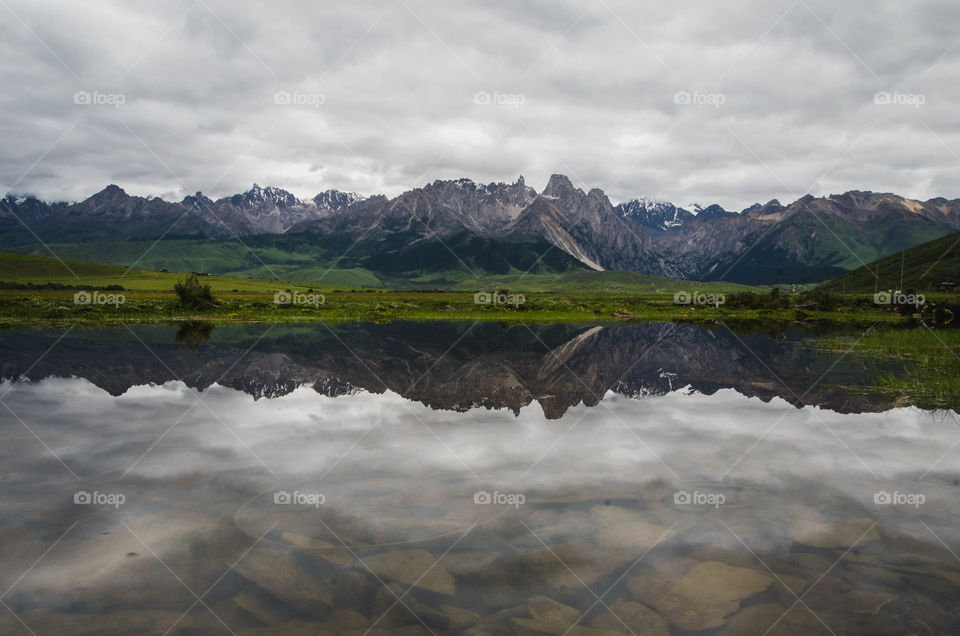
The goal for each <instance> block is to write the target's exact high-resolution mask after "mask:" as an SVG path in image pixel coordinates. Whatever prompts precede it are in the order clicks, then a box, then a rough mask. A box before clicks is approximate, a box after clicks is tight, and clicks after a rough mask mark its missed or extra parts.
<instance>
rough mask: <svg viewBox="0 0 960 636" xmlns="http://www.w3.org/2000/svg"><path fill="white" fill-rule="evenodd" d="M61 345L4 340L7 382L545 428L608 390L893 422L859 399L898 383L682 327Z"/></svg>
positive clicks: (278, 335)
mask: <svg viewBox="0 0 960 636" xmlns="http://www.w3.org/2000/svg"><path fill="white" fill-rule="evenodd" d="M211 332H212V333H211ZM61 336H62V334H61V333H60V332H54V331H43V330H30V331H15V332H6V333H3V334H0V353H2V354H3V355H2V360H3V363H2V366H0V377H2V378H12V379H16V378H20V377H21V376H23V375H24V374H26V377H28V378H30V379H35V380H36V379H41V378H44V377H49V376H60V377H67V376H79V377H83V378H86V379H88V380H90V381H91V382H93V383H94V384H96V385H97V386H100V387H102V388H104V389H106V390H107V391H108V392H110V393H111V394H113V395H121V394H123V393H124V392H125V391H127V390H128V389H129V388H130V387H133V386H138V385H142V384H151V383H153V384H162V383H164V382H166V381H168V380H175V379H182V380H184V381H185V382H186V383H187V384H188V385H189V386H191V387H194V388H197V389H200V390H202V389H205V388H207V387H209V386H210V385H212V384H213V383H214V382H216V383H218V384H221V385H224V386H230V387H233V388H236V389H239V390H241V391H245V392H247V393H249V394H251V395H254V396H256V397H263V396H270V397H276V396H280V395H285V394H287V393H290V392H291V391H293V390H294V389H296V388H297V387H299V386H301V385H304V384H306V385H310V386H312V387H313V388H314V389H315V390H317V391H318V392H320V393H323V394H325V395H344V394H349V393H352V392H355V391H358V390H367V391H371V392H376V393H380V392H383V391H386V390H390V391H393V392H395V393H398V394H400V395H402V396H404V397H407V398H409V399H411V400H416V401H419V402H422V403H424V404H428V405H430V406H433V407H434V408H438V409H449V410H456V411H466V410H468V409H470V408H475V407H487V408H507V409H510V410H511V411H513V412H514V413H516V412H518V411H519V409H520V408H522V407H524V406H526V405H528V404H531V403H532V402H536V403H537V404H539V405H540V407H541V408H542V410H543V413H544V415H545V416H546V417H547V418H550V419H556V418H559V417H561V416H562V415H563V414H564V413H565V412H566V410H567V409H568V408H570V407H571V406H573V405H576V404H580V403H583V404H588V405H595V404H597V402H598V401H599V400H600V398H601V396H602V395H603V394H604V393H605V392H607V391H608V390H613V391H615V392H617V393H620V394H622V395H627V396H640V395H649V394H653V395H660V394H663V393H666V392H668V391H672V390H676V389H680V388H684V387H688V386H689V387H691V388H692V389H693V390H696V391H699V392H703V393H707V394H710V393H713V392H714V391H716V390H718V389H721V388H734V389H736V390H737V391H739V392H740V393H742V394H744V395H748V396H757V397H760V398H762V399H765V400H768V399H771V398H773V397H780V398H783V399H785V400H788V401H790V402H791V403H794V404H796V405H798V406H799V405H803V404H815V405H818V406H822V407H824V408H829V409H832V410H836V411H841V412H868V411H882V410H886V409H889V408H891V407H892V406H893V400H892V399H890V398H886V397H881V396H878V395H869V394H864V393H863V392H862V391H859V390H857V388H856V387H858V386H861V385H863V384H869V383H870V380H871V378H875V377H878V376H880V375H882V374H885V373H892V372H896V371H898V370H899V367H898V365H897V364H896V363H894V362H889V363H886V364H875V363H870V364H865V363H864V362H863V360H862V359H856V358H855V357H850V356H843V355H841V354H833V353H822V352H817V351H815V350H814V349H813V348H812V347H810V346H809V344H808V340H809V339H810V335H809V334H805V333H802V332H797V331H784V332H774V333H773V334H770V333H768V332H766V331H750V330H744V331H739V332H733V331H730V330H729V329H727V328H726V327H718V328H715V329H704V328H701V327H698V326H694V325H675V324H672V323H649V324H641V325H634V326H629V327H585V326H576V325H553V326H549V327H525V326H517V327H512V328H509V329H501V328H499V327H498V326H496V325H493V324H485V323H484V324H469V323H464V324H456V323H440V324H435V323H390V324H385V325H373V324H350V325H342V326H334V327H327V326H325V325H293V326H272V327H271V326H269V325H256V326H246V327H220V328H217V329H216V330H212V327H210V326H209V325H203V324H198V323H188V324H185V325H183V326H182V327H180V328H179V329H177V328H175V327H160V326H154V327H137V328H135V329H133V330H128V329H126V328H122V327H118V328H116V329H101V330H77V331H74V332H71V333H70V334H68V335H67V336H66V337H65V338H63V339H62V340H59V341H58V339H59V338H60V337H61ZM174 343H176V344H174ZM54 344H56V346H53V345H54ZM177 345H182V346H177ZM51 347H52V349H51ZM48 349H50V352H49V353H48V354H47V355H46V356H43V357H42V359H41V360H40V362H37V359H38V358H40V357H41V356H42V354H43V353H44V352H45V351H47V350H48ZM198 350H200V351H202V355H196V353H197V352H198ZM818 379H820V381H819V382H818Z"/></svg>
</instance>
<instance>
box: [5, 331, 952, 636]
mask: <svg viewBox="0 0 960 636" xmlns="http://www.w3.org/2000/svg"><path fill="white" fill-rule="evenodd" d="M836 333H837V334H839V335H854V336H855V335H856V333H852V334H851V332H848V331H842V330H841V331H836ZM815 335H822V334H820V333H819V332H818V333H816V334H815V333H813V332H809V331H801V330H797V329H776V328H772V327H763V328H761V327H757V326H737V327H734V328H728V327H726V326H720V327H717V328H713V329H707V328H704V327H700V326H695V325H677V324H672V323H648V324H636V325H611V326H595V325H552V326H530V327H526V326H522V325H520V326H509V327H508V326H506V325H496V324H488V323H482V324H474V323H388V324H342V325H326V324H322V323H320V324H310V325H276V326H271V325H266V324H264V325H249V326H225V327H216V328H213V327H211V326H209V325H203V324H196V323H191V324H186V325H183V326H182V327H179V328H178V327H169V326H134V327H129V328H128V327H122V326H121V327H117V328H113V329H86V330H85V329H74V330H70V331H57V330H52V329H39V328H38V329H21V330H12V331H5V332H2V333H0V352H2V356H0V377H2V378H3V382H2V384H0V456H2V461H0V470H2V482H3V489H2V491H0V601H2V604H3V607H0V633H3V634H17V633H24V634H29V633H31V632H32V633H37V634H45V633H55V634H104V633H108V634H142V633H160V634H165V633H166V634H200V633H235V634H356V635H358V636H359V635H364V634H388V633H390V634H394V633H399V634H411V635H412V634H430V633H433V634H460V633H466V634H473V635H478V636H479V635H487V634H559V635H562V634H571V635H585V636H586V635H600V634H661V635H667V634H674V635H681V634H689V633H698V634H701V633H702V634H798V633H802V634H821V633H822V634H955V633H958V632H960V606H958V604H957V600H958V599H960V557H958V555H960V448H958V446H960V426H958V418H957V413H956V412H954V411H929V410H924V409H921V408H918V407H916V406H912V405H910V404H909V403H905V402H904V401H903V400H897V399H894V398H891V397H888V396H885V395H882V394H877V393H873V392H871V390H870V388H871V387H873V386H875V385H876V384H877V381H878V379H879V378H881V377H883V376H885V375H889V374H896V373H898V372H900V371H901V370H902V369H901V368H900V367H899V366H898V365H897V363H896V362H894V361H890V362H877V361H876V360H866V359H864V358H862V357H859V356H857V355H853V354H851V355H847V354H846V353H844V352H826V351H823V350H821V349H818V348H817V347H814V346H812V339H813V337H814V336H815ZM958 402H960V399H958Z"/></svg>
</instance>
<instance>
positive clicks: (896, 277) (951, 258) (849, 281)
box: [819, 232, 960, 294]
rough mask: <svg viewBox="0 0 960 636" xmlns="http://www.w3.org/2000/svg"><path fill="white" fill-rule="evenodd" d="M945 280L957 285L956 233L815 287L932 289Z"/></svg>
mask: <svg viewBox="0 0 960 636" xmlns="http://www.w3.org/2000/svg"><path fill="white" fill-rule="evenodd" d="M901 268H902V283H901ZM947 281H949V282H953V283H958V284H960V232H958V233H956V234H951V235H949V236H944V237H943V238H939V239H937V240H935V241H930V242H928V243H924V244H922V245H918V246H916V247H912V248H910V249H908V250H905V251H903V252H898V253H896V254H893V255H890V256H887V257H886V258H881V259H880V260H877V261H874V262H872V263H869V264H867V265H866V266H863V267H858V268H857V269H855V270H853V271H852V272H849V273H847V274H844V275H843V276H840V277H839V278H836V279H834V280H831V281H830V282H827V283H824V284H823V285H821V286H820V287H819V289H823V290H824V291H829V292H835V293H837V292H846V293H848V294H849V293H871V294H872V293H874V292H876V291H879V290H884V289H900V288H904V289H917V290H921V291H933V290H936V289H937V287H938V286H939V285H940V283H943V282H947Z"/></svg>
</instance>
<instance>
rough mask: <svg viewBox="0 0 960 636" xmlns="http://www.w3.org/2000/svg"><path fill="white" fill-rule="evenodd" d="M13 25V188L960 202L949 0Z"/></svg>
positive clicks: (422, 4)
mask: <svg viewBox="0 0 960 636" xmlns="http://www.w3.org/2000/svg"><path fill="white" fill-rule="evenodd" d="M0 16H2V19H0V52H2V54H0V78H2V82H3V86H4V88H3V90H2V92H0V135H2V140H3V141H2V146H0V192H7V191H10V192H12V193H15V194H24V193H33V194H36V195H39V196H41V197H42V198H46V199H66V200H77V199H82V198H85V197H87V196H89V195H90V194H92V193H93V192H96V191H98V190H100V189H101V188H103V187H104V186H105V185H106V184H108V183H117V184H118V185H120V186H122V187H123V188H125V189H126V190H127V191H128V192H130V193H131V194H141V195H148V194H153V195H161V196H163V197H164V198H166V199H176V200H179V199H180V198H182V197H183V196H184V195H185V194H188V193H193V192H194V191H197V190H202V191H204V192H205V193H207V194H208V195H210V196H214V197H217V196H223V195H226V194H232V193H234V192H239V191H244V190H246V189H248V188H249V187H250V186H251V184H252V183H253V182H257V183H259V184H261V185H274V186H278V187H282V188H285V189H288V190H290V191H292V192H293V193H295V194H296V195H298V196H301V197H309V196H312V195H313V194H315V193H316V192H318V191H320V190H324V189H327V188H338V189H342V190H352V191H357V192H361V193H364V194H374V193H383V194H387V195H396V194H399V193H400V192H402V191H404V190H407V189H410V188H413V187H417V186H421V185H423V184H424V183H427V182H429V181H432V180H434V179H448V178H458V177H469V178H472V179H474V180H476V181H481V182H489V181H514V180H515V179H516V178H517V176H518V175H520V174H523V175H524V177H525V178H526V180H527V183H528V184H529V185H532V186H534V187H535V188H537V190H540V189H542V188H543V186H544V184H545V183H546V180H547V178H548V177H549V175H550V174H551V173H553V172H560V173H564V174H567V175H568V176H570V178H571V179H572V180H573V181H574V183H575V184H577V185H578V186H580V187H583V188H584V189H588V188H591V187H600V188H603V189H604V190H605V191H606V192H607V194H608V195H610V197H611V198H612V199H613V200H614V202H617V201H622V200H626V199H629V198H633V197H635V196H647V197H651V198H656V199H665V200H670V201H674V202H676V203H678V204H688V203H690V202H694V201H696V202H701V203H704V204H706V203H713V202H717V203H720V204H722V205H723V206H725V207H728V208H732V209H741V208H743V207H745V206H747V205H749V204H751V203H753V202H756V201H767V200H769V199H771V198H780V199H781V200H784V201H786V200H793V199H795V198H797V197H798V196H800V195H801V194H804V193H806V192H810V193H812V194H815V195H823V194H829V193H836V192H842V191H845V190H849V189H864V190H876V191H892V192H897V193H899V194H903V195H905V196H910V197H915V198H921V199H926V198H930V197H933V196H947V197H950V198H953V197H958V196H960V180H957V179H956V178H951V177H953V176H955V175H956V173H957V167H958V164H960V157H958V153H960V120H958V119H957V117H956V105H957V98H960V82H958V81H957V78H958V74H960V44H958V39H960V4H958V3H956V2H955V1H950V0H943V1H939V0H937V1H923V2H915V3H903V2H892V1H890V2H886V1H879V2H878V1H861V2H846V3H843V5H842V6H841V5H840V4H839V3H836V2H828V1H821V0H797V1H796V2H794V1H792V0H777V1H761V0H735V1H727V2H715V1H703V2H683V3H664V2H647V1H644V2H635V1H630V0H596V1H595V2H593V1H591V0H578V1H576V2H572V1H565V2H557V1H555V0H549V1H548V0H543V1H541V0H527V1H525V2H518V1H515V0H486V1H483V2H458V1H443V2H439V1H434V2H427V1H425V0H396V1H393V0H378V1H372V2H349V3H348V2H337V3H333V2H296V1H283V0H279V1H278V0H272V1H269V2H267V1H264V2H257V1H248V0H244V1H240V0H196V1H195V2H194V1H192V0H174V1H168V2H144V1H130V0H123V1H119V0H118V1H115V2H112V1H107V0H103V1H95V0H90V1H84V2H80V1H77V2H62V0H61V1H52V0H0ZM878 92H884V93H881V95H880V96H879V98H877V97H875V96H876V94H877V93H878ZM87 94H89V101H90V102H94V103H76V102H77V101H79V102H84V101H85V99H86V96H87ZM287 101H289V102H291V103H285V102H287ZM686 101H689V102H691V103H684V102H686ZM878 101H879V102H881V103H877V102H878ZM96 102H99V103H96ZM117 102H122V103H117ZM278 102H279V103H278ZM678 102H679V103H678ZM883 102H890V103H883Z"/></svg>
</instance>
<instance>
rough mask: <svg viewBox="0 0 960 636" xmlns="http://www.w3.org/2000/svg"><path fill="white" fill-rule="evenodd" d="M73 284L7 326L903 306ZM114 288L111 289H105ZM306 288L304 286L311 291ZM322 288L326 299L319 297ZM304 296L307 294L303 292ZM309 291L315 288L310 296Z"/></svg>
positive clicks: (7, 305) (888, 318)
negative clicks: (189, 302) (210, 299)
mask: <svg viewBox="0 0 960 636" xmlns="http://www.w3.org/2000/svg"><path fill="white" fill-rule="evenodd" d="M74 293H75V292H73V291H72V290H29V291H25V290H2V291H0V326H3V327H8V328H9V327H17V326H27V325H49V326H71V325H73V326H98V325H111V324H119V323H157V322H171V323H176V322H180V321H189V320H194V321H195V320H202V321H205V322H210V323H213V324H228V323H244V322H311V321H324V322H349V321H363V322H387V321H394V320H427V321H429V320H481V321H498V322H501V321H502V322H508V323H521V322H526V323H559V322H581V323H582V322H592V323H610V322H622V321H666V320H671V321H684V322H719V321H727V320H730V321H740V320H749V321H770V322H778V323H784V322H786V323H803V322H808V321H830V322H841V323H873V322H884V323H895V322H902V321H904V320H905V318H904V317H903V316H900V315H898V314H895V313H892V312H887V311H882V310H879V309H874V308H870V307H866V306H864V305H863V304H862V303H859V304H858V303H854V302H850V303H845V304H843V305H842V306H839V307H836V308H833V309H832V310H829V311H810V310H805V309H798V308H778V309H753V308H743V307H728V306H726V305H721V306H720V307H711V306H705V305H677V304H675V303H674V299H673V296H672V295H669V294H643V295H629V294H610V293H586V294H578V295H575V296H574V295H571V294H564V293H538V294H527V295H526V297H525V299H524V302H523V303H521V304H517V305H498V304H492V303H491V304H477V303H476V302H475V299H474V294H472V293H468V292H404V291H376V292H368V291H345V292H344V291H341V292H330V293H326V294H319V293H318V294H317V296H315V297H314V298H315V299H316V300H317V301H318V302H317V303H316V304H285V305H284V304H276V303H275V302H274V296H273V294H266V293H250V292H226V293H219V294H217V296H216V300H217V306H216V307H213V308H211V309H209V310H204V311H197V310H192V309H186V308H183V307H181V306H180V305H179V303H178V302H177V299H176V296H175V295H174V294H173V293H172V292H171V293H168V292H156V291H122V292H115V293H117V294H122V296H123V302H120V303H117V304H96V303H92V304H77V303H75V302H74ZM103 293H107V292H103ZM306 293H307V292H306V291H302V292H301V294H306ZM321 296H322V303H321V302H320V297H321ZM302 297H303V296H301V298H302ZM308 298H309V296H308Z"/></svg>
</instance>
